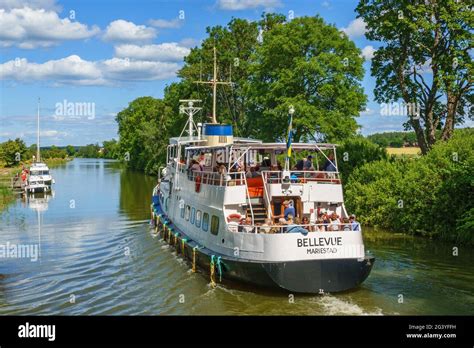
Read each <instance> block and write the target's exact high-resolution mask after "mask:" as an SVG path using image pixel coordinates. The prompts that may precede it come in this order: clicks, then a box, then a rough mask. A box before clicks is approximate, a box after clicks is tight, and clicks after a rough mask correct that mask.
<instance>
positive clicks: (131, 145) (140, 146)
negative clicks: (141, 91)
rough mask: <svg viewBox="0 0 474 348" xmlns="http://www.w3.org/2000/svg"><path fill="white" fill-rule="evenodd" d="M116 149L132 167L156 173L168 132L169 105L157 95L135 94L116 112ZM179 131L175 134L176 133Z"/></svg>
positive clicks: (169, 122)
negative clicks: (117, 140) (144, 95)
mask: <svg viewBox="0 0 474 348" xmlns="http://www.w3.org/2000/svg"><path fill="white" fill-rule="evenodd" d="M116 120H117V122H118V133H119V136H120V142H119V153H120V158H121V159H123V160H124V161H125V162H126V163H127V165H128V166H129V167H130V168H132V169H139V170H145V172H147V173H156V172H157V171H158V169H159V166H160V164H163V163H164V162H165V158H166V146H167V144H168V138H169V136H170V134H171V133H172V132H171V130H170V127H171V126H172V125H173V123H174V122H173V117H172V113H171V110H170V108H169V107H168V106H167V105H166V104H165V102H163V101H162V100H160V99H155V98H152V97H142V98H137V99H135V100H134V101H132V102H131V103H130V104H129V105H128V107H127V108H126V109H124V110H122V111H120V112H119V113H118V114H117V117H116ZM177 135H179V134H177Z"/></svg>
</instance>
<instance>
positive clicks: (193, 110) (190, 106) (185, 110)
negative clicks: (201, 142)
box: [179, 99, 202, 140]
mask: <svg viewBox="0 0 474 348" xmlns="http://www.w3.org/2000/svg"><path fill="white" fill-rule="evenodd" d="M179 102H180V103H183V104H181V105H180V106H179V113H180V114H186V115H188V121H187V122H186V124H185V125H184V128H183V130H182V131H181V134H180V135H179V137H180V138H181V137H182V135H183V132H184V130H185V129H186V127H188V133H189V139H190V140H191V139H193V136H194V129H196V130H198V128H197V127H196V124H195V123H194V118H193V116H194V115H195V114H197V113H198V112H199V111H201V110H202V107H199V106H194V104H195V103H196V104H197V103H200V102H201V100H199V99H180V100H179ZM186 104H187V106H186ZM198 134H199V131H198Z"/></svg>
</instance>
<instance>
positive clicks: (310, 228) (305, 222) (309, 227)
mask: <svg viewBox="0 0 474 348" xmlns="http://www.w3.org/2000/svg"><path fill="white" fill-rule="evenodd" d="M302 224H303V225H305V226H304V228H306V229H307V230H308V231H309V232H314V226H313V225H311V223H310V222H309V218H308V217H307V216H303V221H302Z"/></svg>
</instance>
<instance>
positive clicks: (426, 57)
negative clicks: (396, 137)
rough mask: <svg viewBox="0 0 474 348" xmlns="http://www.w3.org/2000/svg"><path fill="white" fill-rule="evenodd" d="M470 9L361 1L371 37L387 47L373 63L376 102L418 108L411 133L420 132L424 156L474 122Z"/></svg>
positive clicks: (436, 2) (447, 3) (463, 4)
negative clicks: (468, 121)
mask: <svg viewBox="0 0 474 348" xmlns="http://www.w3.org/2000/svg"><path fill="white" fill-rule="evenodd" d="M471 6H472V4H470V3H469V1H457V0H442V1H440V0H428V1H411V0H401V1H379V0H360V2H359V5H358V6H357V9H356V11H357V12H358V14H359V16H360V17H361V18H363V19H364V21H365V23H366V24H367V32H366V37H367V38H368V39H369V40H374V41H380V42H381V43H382V46H381V47H380V48H379V49H378V50H377V51H376V53H375V56H374V58H373V59H372V68H371V72H372V75H373V76H375V77H376V87H375V90H374V94H375V98H376V100H377V101H379V102H393V101H397V100H403V101H404V103H405V104H407V105H412V106H415V105H416V106H419V109H420V110H419V111H420V112H419V114H417V113H416V112H414V110H415V109H417V107H414V108H412V112H411V114H410V115H409V118H408V121H407V123H406V127H407V128H412V129H413V130H414V131H415V133H416V135H417V139H418V144H419V146H420V148H421V151H422V153H423V154H426V153H427V152H428V151H429V150H430V148H431V147H432V146H433V145H434V144H435V142H436V140H437V139H439V138H440V139H443V140H447V139H449V138H450V137H451V136H452V133H453V129H454V126H455V125H456V124H460V123H462V122H463V121H464V120H465V118H466V117H468V118H471V119H472V118H473V117H474V116H473V112H472V100H473V93H472V87H473V80H472V75H473V64H472V52H471V51H472V38H473V36H472V28H473V23H474V16H473V15H472V9H471ZM437 129H441V130H442V132H441V133H440V137H439V138H437V134H436V130H437Z"/></svg>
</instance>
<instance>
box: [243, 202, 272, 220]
mask: <svg viewBox="0 0 474 348" xmlns="http://www.w3.org/2000/svg"><path fill="white" fill-rule="evenodd" d="M252 209H253V218H254V224H255V225H256V224H263V223H264V222H265V219H266V217H267V210H266V209H265V205H264V204H263V203H258V204H255V203H253V204H252ZM245 213H246V216H252V213H251V211H250V206H247V209H246V211H245Z"/></svg>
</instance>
